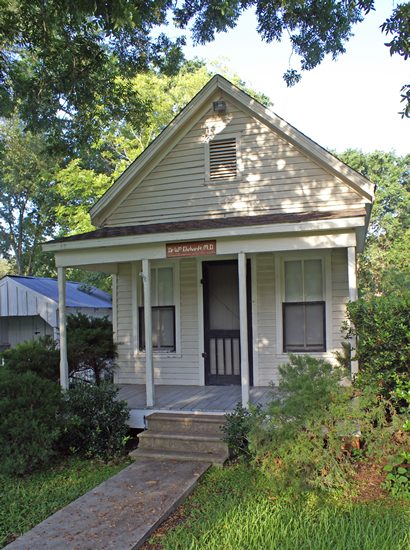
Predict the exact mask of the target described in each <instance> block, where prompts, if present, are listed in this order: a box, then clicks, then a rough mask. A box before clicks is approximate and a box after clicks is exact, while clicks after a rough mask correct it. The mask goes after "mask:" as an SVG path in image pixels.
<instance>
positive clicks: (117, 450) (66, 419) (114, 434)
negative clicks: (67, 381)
mask: <svg viewBox="0 0 410 550" xmlns="http://www.w3.org/2000/svg"><path fill="white" fill-rule="evenodd" d="M117 393H118V390H117V389H115V388H114V387H113V386H112V385H110V384H101V385H100V386H92V385H90V384H86V383H83V382H79V383H77V384H75V385H74V387H73V388H70V389H69V390H68V391H67V392H66V393H65V395H64V403H63V413H62V425H63V435H62V439H61V446H62V448H63V449H64V450H66V451H68V452H71V453H78V454H79V455H81V456H84V457H86V458H94V457H95V458H100V459H103V460H107V459H109V458H111V457H113V456H115V455H118V454H121V453H122V452H124V445H125V443H126V441H127V433H128V426H127V420H128V417H129V412H128V406H127V403H126V402H125V401H118V400H117V399H116V397H117Z"/></svg>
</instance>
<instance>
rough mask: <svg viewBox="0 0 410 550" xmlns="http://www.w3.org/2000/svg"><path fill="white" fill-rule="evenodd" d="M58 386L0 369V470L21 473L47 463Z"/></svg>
mask: <svg viewBox="0 0 410 550" xmlns="http://www.w3.org/2000/svg"><path fill="white" fill-rule="evenodd" d="M59 405H60V388H59V386H58V385H57V384H55V383H54V382H51V381H50V380H46V379H44V378H40V377H39V376H37V375H36V374H34V373H33V372H24V373H16V372H12V371H10V370H8V369H4V368H2V369H0V419H1V422H0V472H1V473H3V474H7V475H15V474H18V475H21V474H25V473H27V472H30V471H32V470H35V469H37V468H39V467H40V466H44V465H46V464H48V463H49V462H50V460H51V458H52V457H53V456H54V454H55V451H54V444H55V442H56V441H57V439H58V437H59V434H60V430H59V427H58V422H57V413H58V408H59Z"/></svg>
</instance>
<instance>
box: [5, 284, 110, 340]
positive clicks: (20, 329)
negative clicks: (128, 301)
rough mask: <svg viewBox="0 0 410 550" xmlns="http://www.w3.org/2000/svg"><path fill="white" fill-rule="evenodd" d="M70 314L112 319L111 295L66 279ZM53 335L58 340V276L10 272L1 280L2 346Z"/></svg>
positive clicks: (68, 312) (68, 311)
mask: <svg viewBox="0 0 410 550" xmlns="http://www.w3.org/2000/svg"><path fill="white" fill-rule="evenodd" d="M66 293H67V314H77V313H84V314H85V315H88V316H91V317H105V316H108V317H109V318H111V313H112V303H111V296H110V295H109V294H107V293H106V292H104V291H102V290H100V289H98V288H95V287H89V286H85V285H84V284H83V283H75V282H67V285H66ZM45 335H50V336H52V337H53V338H54V339H56V340H58V339H59V329H58V285H57V281H56V280H55V279H50V278H46V277H25V276H20V275H7V276H6V277H3V278H2V279H1V280H0V349H5V348H7V347H12V346H15V345H16V344H18V343H20V342H24V341H26V340H33V339H36V338H39V337H41V336H45Z"/></svg>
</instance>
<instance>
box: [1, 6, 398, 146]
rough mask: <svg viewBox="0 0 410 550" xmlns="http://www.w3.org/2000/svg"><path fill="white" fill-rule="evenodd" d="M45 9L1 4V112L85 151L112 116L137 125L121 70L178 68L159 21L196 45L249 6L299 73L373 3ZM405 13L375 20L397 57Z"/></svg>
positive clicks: (338, 45) (178, 53)
mask: <svg viewBox="0 0 410 550" xmlns="http://www.w3.org/2000/svg"><path fill="white" fill-rule="evenodd" d="M46 8H47V9H45V7H44V3H43V2H41V1H40V0H14V1H13V2H11V1H10V0H2V2H1V10H0V44H1V56H0V60H1V63H0V105H1V107H2V109H1V112H0V115H2V116H8V115H9V113H10V112H11V111H13V110H15V109H18V111H19V114H20V116H21V117H22V119H23V120H24V121H26V122H27V123H28V125H29V127H30V128H36V129H39V128H41V129H43V130H46V131H47V134H48V137H49V141H50V142H53V141H54V142H55V143H56V142H57V144H59V145H61V139H63V141H65V142H66V145H67V146H68V149H69V150H70V154H71V155H72V154H73V153H74V152H76V153H77V154H80V155H82V156H85V155H86V153H87V150H89V149H88V147H89V145H90V143H91V142H92V141H93V140H94V138H95V136H96V135H98V134H99V133H100V132H101V129H102V128H105V127H106V126H107V125H109V124H110V123H111V121H118V122H119V123H120V122H121V121H123V120H127V121H128V122H130V123H133V124H134V125H135V126H139V125H140V124H141V123H143V121H144V111H145V103H144V101H143V98H141V97H140V96H139V94H138V91H136V90H135V89H134V88H133V87H128V86H127V85H126V79H127V78H129V76H130V75H135V74H143V73H145V72H147V71H148V70H154V71H155V72H159V73H164V74H175V72H177V71H178V69H179V68H180V66H181V63H182V61H183V54H182V49H181V47H182V45H183V43H184V41H185V39H184V37H181V38H178V39H176V40H172V39H170V38H169V37H168V36H166V34H165V33H163V32H161V30H162V29H161V25H164V24H166V22H167V18H169V17H173V20H174V23H175V24H176V25H177V26H179V27H181V28H184V29H185V28H188V27H189V28H190V30H191V31H192V36H193V39H194V41H195V42H199V43H206V42H209V41H211V40H213V38H214V36H215V33H217V32H224V31H227V30H228V29H230V28H233V27H235V26H236V24H237V22H238V19H239V17H240V15H241V14H242V13H243V12H244V11H246V10H249V9H253V10H255V11H256V16H257V30H258V32H259V34H260V36H261V38H262V39H263V40H264V41H266V42H268V43H270V42H273V41H281V40H282V38H283V37H284V36H285V37H287V36H289V39H290V42H291V47H292V52H293V53H294V54H296V56H297V57H298V58H299V59H300V61H301V63H300V65H301V66H300V69H301V70H302V71H306V70H311V69H313V68H314V67H316V66H317V65H318V64H320V63H321V62H322V61H323V59H324V58H325V57H326V56H327V55H330V56H331V57H332V58H333V59H335V58H336V57H337V56H338V55H339V54H342V53H344V52H345V44H346V42H347V41H348V40H349V38H350V37H351V36H352V34H353V33H352V30H353V27H354V25H355V24H356V23H358V22H360V21H362V20H363V19H364V18H365V16H366V15H367V14H368V13H369V12H370V11H371V10H372V9H374V0H359V1H357V2H341V1H339V0H329V1H328V2H324V3H323V2H322V3H321V4H320V9H318V6H317V2H316V1H315V0H309V1H304V2H300V1H294V0H284V1H282V2H270V3H266V2H264V1H262V0H246V1H243V0H241V1H240V2H239V1H238V0H236V1H234V0H218V2H215V1H211V2H205V3H204V2H199V1H192V0H187V1H184V2H182V3H176V4H175V3H172V2H169V1H168V0H151V1H150V2H143V3H141V2H140V3H136V2H127V1H125V0H122V1H118V0H106V1H104V2H101V1H98V2H90V1H88V0H81V1H78V2H75V3H72V2H68V1H67V0H64V1H62V0H49V1H48V2H47V7H46ZM408 10H409V7H408V3H404V4H402V5H399V6H397V8H396V9H395V10H393V12H392V15H391V17H390V18H388V19H387V21H386V22H385V23H384V25H383V26H382V30H383V32H384V33H386V34H387V36H388V37H389V38H391V40H390V41H389V42H388V46H389V49H390V52H391V54H395V55H401V56H403V57H404V58H406V57H407V55H408V51H409V46H408V23H407V21H408ZM284 78H285V80H286V81H287V83H288V84H289V85H291V84H294V83H295V82H297V81H298V80H300V70H299V68H298V69H296V68H294V67H291V68H290V69H289V70H288V71H287V72H286V73H285V75H284ZM403 112H406V108H405V109H404V111H403ZM80 151H81V153H79V152H80Z"/></svg>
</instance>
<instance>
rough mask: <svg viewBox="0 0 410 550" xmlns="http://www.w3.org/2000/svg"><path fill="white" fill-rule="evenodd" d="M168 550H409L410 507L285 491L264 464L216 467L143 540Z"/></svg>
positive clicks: (151, 546)
mask: <svg viewBox="0 0 410 550" xmlns="http://www.w3.org/2000/svg"><path fill="white" fill-rule="evenodd" d="M154 548H155V549H162V548H164V549H166V550H178V549H179V550H188V549H190V550H201V549H207V550H208V549H209V550H211V549H212V550H221V549H224V550H288V549H289V550H295V549H297V550H302V549H306V550H308V549H309V550H330V549H331V550H339V549H340V550H376V549H377V550H409V548H410V506H408V505H407V504H405V503H403V502H401V503H399V502H393V501H391V500H390V499H383V500H379V501H373V502H358V501H354V500H349V499H343V498H339V499H333V500H329V499H327V500H320V499H319V498H318V497H317V496H314V495H312V494H311V495H310V496H301V497H299V499H295V498H293V499H292V498H291V497H285V496H283V495H282V496H281V495H278V494H277V493H276V492H275V489H274V487H273V485H272V483H271V482H269V478H268V477H266V476H265V475H264V474H263V473H262V472H261V471H260V470H254V469H251V468H247V467H245V466H242V465H237V466H233V467H230V468H226V469H216V468H215V469H212V470H210V471H209V472H208V473H207V474H206V476H205V477H204V478H203V480H202V482H201V483H200V484H199V486H198V487H197V489H196V490H195V492H194V493H193V494H192V495H191V497H190V498H189V499H188V500H187V501H186V503H185V504H184V505H183V506H182V508H180V509H179V510H178V511H177V512H176V514H174V516H172V517H171V518H170V520H168V522H167V524H165V526H164V527H163V528H160V530H159V531H158V532H157V534H156V535H154V536H153V537H152V538H151V540H150V541H149V542H148V543H147V544H146V545H145V546H144V549H145V550H148V549H154Z"/></svg>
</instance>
